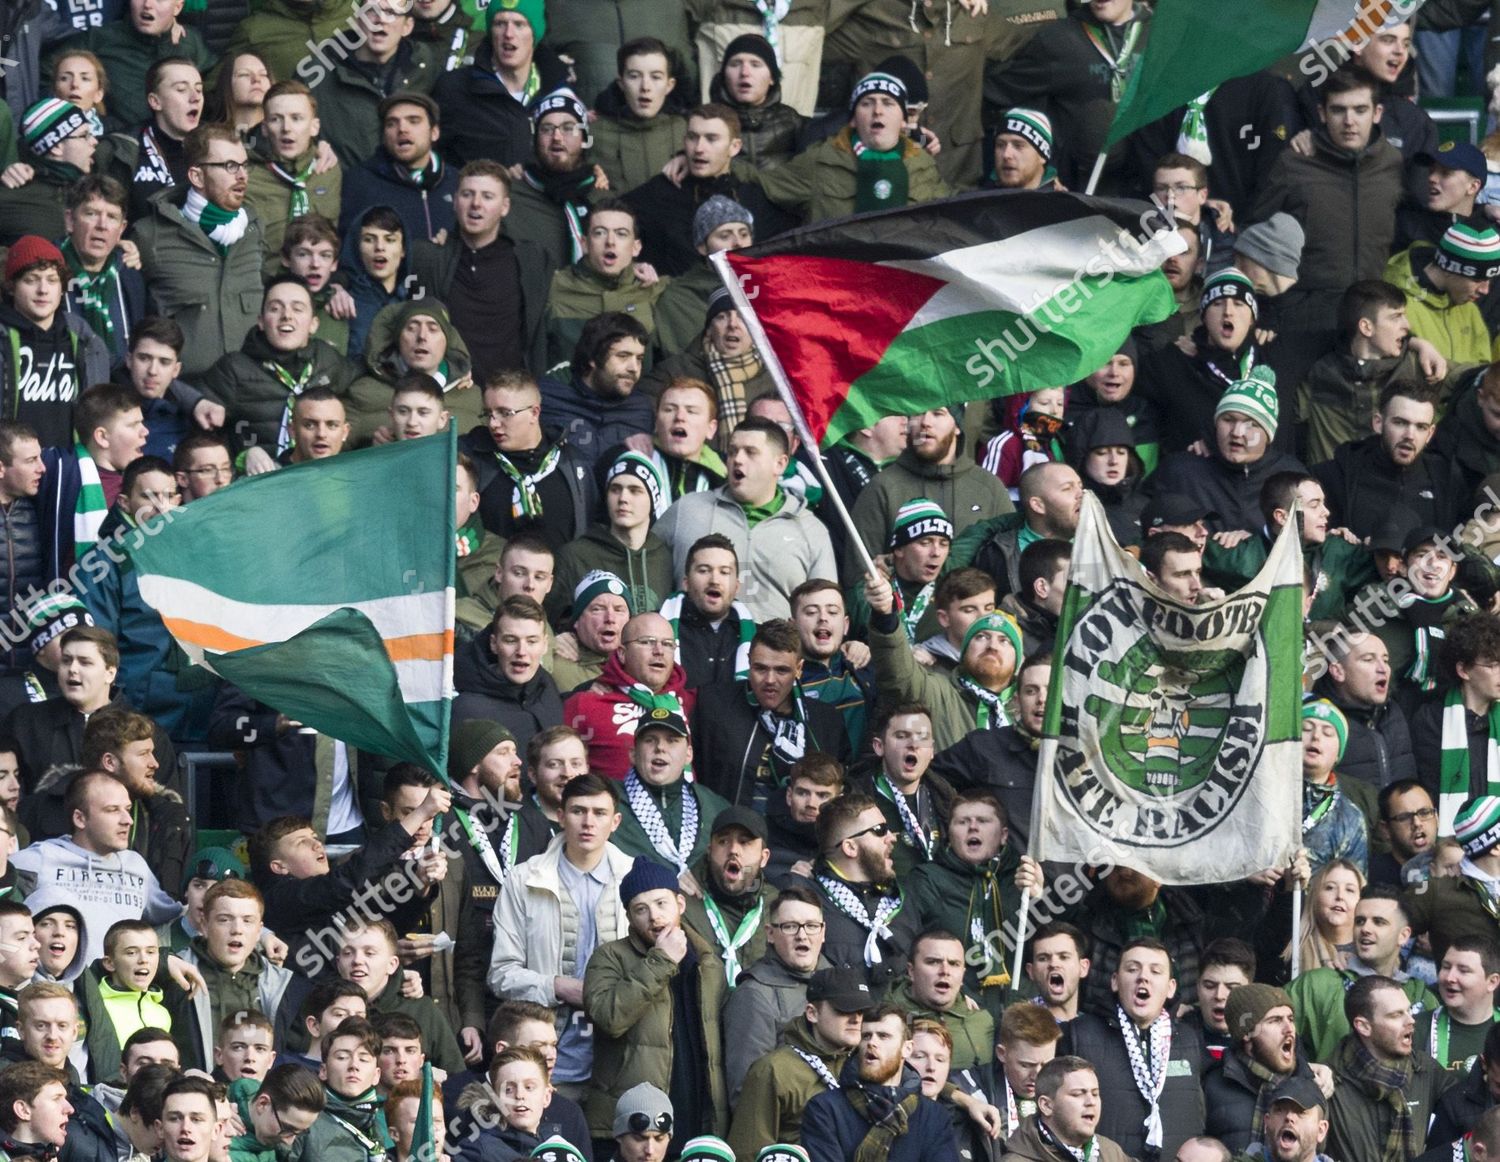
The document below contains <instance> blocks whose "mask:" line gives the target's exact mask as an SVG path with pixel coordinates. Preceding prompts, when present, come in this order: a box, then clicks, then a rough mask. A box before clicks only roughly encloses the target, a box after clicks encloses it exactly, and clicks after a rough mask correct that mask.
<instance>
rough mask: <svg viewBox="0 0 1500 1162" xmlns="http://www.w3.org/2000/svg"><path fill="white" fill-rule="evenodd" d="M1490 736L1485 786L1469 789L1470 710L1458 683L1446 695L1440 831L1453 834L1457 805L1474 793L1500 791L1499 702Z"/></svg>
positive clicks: (1491, 720)
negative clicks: (1476, 790) (1475, 789)
mask: <svg viewBox="0 0 1500 1162" xmlns="http://www.w3.org/2000/svg"><path fill="white" fill-rule="evenodd" d="M1488 726H1489V738H1488V739H1487V740H1486V742H1485V748H1484V749H1485V768H1484V781H1485V789H1484V790H1482V791H1478V792H1472V793H1471V792H1470V790H1469V788H1470V785H1471V781H1472V777H1473V772H1472V771H1471V770H1470V769H1469V726H1468V711H1467V710H1466V709H1465V708H1464V693H1463V689H1462V687H1459V686H1455V687H1453V689H1451V690H1449V691H1448V693H1447V694H1446V695H1445V696H1444V697H1443V732H1442V761H1441V765H1440V767H1439V778H1438V834H1439V835H1452V834H1453V820H1454V818H1455V817H1456V816H1457V815H1458V809H1459V808H1460V807H1462V806H1463V805H1464V803H1465V802H1467V801H1468V800H1469V798H1470V797H1471V794H1483V795H1500V702H1496V703H1495V704H1494V705H1492V706H1491V707H1490V711H1489V723H1488Z"/></svg>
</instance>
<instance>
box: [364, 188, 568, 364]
mask: <svg viewBox="0 0 1500 1162" xmlns="http://www.w3.org/2000/svg"><path fill="white" fill-rule="evenodd" d="M456 184H457V181H456V179H455V185H456ZM344 188H345V189H346V190H347V189H348V188H349V187H348V185H347V184H346V185H345V187H344ZM346 197H347V195H346ZM449 216H450V217H451V216H452V207H451V206H450V207H449ZM408 237H410V234H408ZM505 237H507V238H510V240H511V243H512V244H513V245H514V246H515V248H516V265H517V266H519V267H520V270H521V275H520V278H521V318H522V320H524V325H525V328H526V334H525V337H524V339H523V340H522V343H521V350H522V351H523V352H524V353H525V355H526V370H527V371H529V372H531V374H532V375H541V374H542V373H543V372H544V371H546V370H547V330H546V327H545V326H543V324H544V322H545V321H546V315H547V294H548V292H549V290H550V289H551V287H552V273H553V270H554V269H555V267H554V265H553V263H552V260H551V259H550V258H549V257H548V255H547V251H546V250H545V249H544V248H543V247H541V246H539V245H538V244H537V243H535V242H533V241H531V240H530V239H527V238H515V237H512V236H511V235H510V234H506V235H505ZM462 246H463V242H462V241H461V240H460V239H459V237H458V231H457V229H453V230H449V231H448V237H447V238H446V239H445V240H444V242H443V244H442V245H441V246H438V245H436V244H435V243H432V242H427V241H425V240H424V239H422V238H421V236H420V235H418V236H417V241H416V242H414V243H413V244H412V250H411V259H410V265H411V274H412V277H413V278H414V279H416V281H417V286H418V288H420V289H421V290H425V291H426V292H427V293H428V294H429V295H432V296H433V297H434V298H436V299H438V300H439V301H440V302H443V303H445V304H446V303H447V302H448V293H449V291H451V290H452V289H453V277H454V275H455V273H456V272H457V271H458V259H459V251H460V249H461V248H462Z"/></svg>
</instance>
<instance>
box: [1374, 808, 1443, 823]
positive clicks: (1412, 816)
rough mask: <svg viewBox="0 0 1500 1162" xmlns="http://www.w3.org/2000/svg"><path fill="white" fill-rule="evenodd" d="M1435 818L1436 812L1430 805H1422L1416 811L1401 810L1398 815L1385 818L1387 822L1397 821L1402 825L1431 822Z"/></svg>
mask: <svg viewBox="0 0 1500 1162" xmlns="http://www.w3.org/2000/svg"><path fill="white" fill-rule="evenodd" d="M1436 818H1437V812H1436V811H1435V810H1433V809H1432V808H1431V807H1422V808H1420V809H1418V810H1416V811H1403V812H1401V814H1399V815H1391V816H1389V817H1388V818H1387V819H1386V822H1387V823H1399V824H1401V826H1402V827H1410V826H1411V825H1412V824H1413V823H1431V822H1432V821H1433V820H1434V819H1436Z"/></svg>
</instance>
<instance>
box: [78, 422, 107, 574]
mask: <svg viewBox="0 0 1500 1162" xmlns="http://www.w3.org/2000/svg"><path fill="white" fill-rule="evenodd" d="M73 452H74V454H75V455H76V456H77V457H78V476H79V480H80V483H79V489H78V500H77V502H76V503H75V504H74V505H73V544H74V546H75V547H76V549H77V550H78V551H79V552H82V551H83V550H84V549H86V548H88V547H89V546H90V545H93V544H96V543H97V542H98V540H99V529H100V528H101V527H102V526H103V524H104V515H105V513H107V512H108V511H109V503H108V502H107V501H106V500H105V499H104V484H103V483H102V482H101V481H100V479H99V465H97V464H95V463H94V458H93V457H92V456H90V455H89V453H88V449H87V448H85V447H84V446H83V445H82V444H76V445H74V447H73Z"/></svg>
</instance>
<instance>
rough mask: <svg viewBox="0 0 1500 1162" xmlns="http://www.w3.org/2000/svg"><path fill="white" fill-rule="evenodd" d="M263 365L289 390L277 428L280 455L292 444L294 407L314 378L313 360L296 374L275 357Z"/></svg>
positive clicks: (267, 371) (278, 452)
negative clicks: (309, 381) (308, 383)
mask: <svg viewBox="0 0 1500 1162" xmlns="http://www.w3.org/2000/svg"><path fill="white" fill-rule="evenodd" d="M261 366H262V367H264V368H265V369H266V373H267V374H268V375H270V376H271V377H272V378H273V379H275V380H276V382H277V383H279V384H281V386H282V387H284V388H286V391H287V396H286V406H285V407H283V408H282V409H281V424H280V425H279V426H278V427H277V429H276V454H277V455H278V456H280V455H281V454H282V453H283V452H285V451H286V450H287V449H288V448H290V447H291V446H292V409H293V408H295V407H296V406H297V397H298V396H299V395H301V394H302V393H303V392H304V391H305V390H306V389H307V382H308V380H310V379H311V378H312V372H313V361H312V360H311V359H309V360H308V361H307V362H306V363H305V364H303V366H302V370H301V371H300V372H299V373H298V374H296V375H293V374H292V373H291V372H290V371H288V370H287V369H286V368H285V367H283V366H282V365H281V364H279V363H277V362H276V361H275V360H274V359H267V360H266V361H265V362H264V363H262V364H261Z"/></svg>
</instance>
